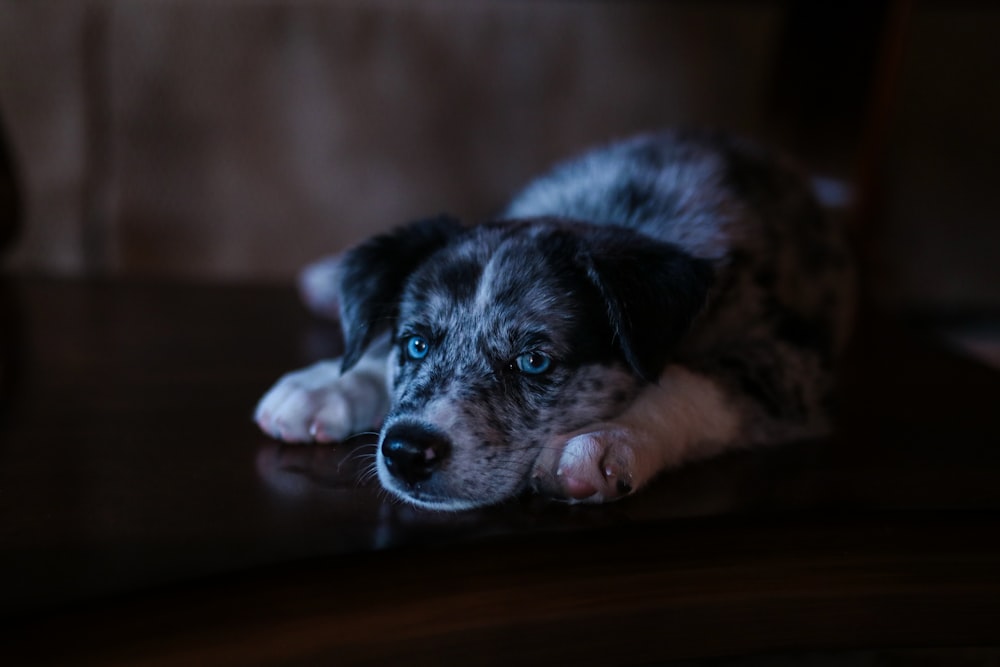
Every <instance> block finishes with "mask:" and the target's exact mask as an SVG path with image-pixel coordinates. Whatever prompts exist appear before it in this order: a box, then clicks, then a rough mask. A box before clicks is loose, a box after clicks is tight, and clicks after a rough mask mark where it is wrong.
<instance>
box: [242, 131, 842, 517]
mask: <svg viewBox="0 0 1000 667" xmlns="http://www.w3.org/2000/svg"><path fill="white" fill-rule="evenodd" d="M327 268H329V267H327ZM335 273H336V274H337V278H336V280H335V281H334V282H335V283H336V284H337V285H339V287H338V289H337V290H336V292H337V295H338V297H339V312H340V318H341V322H342V326H343V330H344V337H345V345H346V351H345V355H344V357H343V358H342V359H341V360H339V361H336V362H323V363H321V364H317V365H316V366H312V367H310V368H307V369H305V370H303V371H299V372H297V373H292V374H290V375H287V376H285V377H284V378H282V379H281V380H280V381H279V382H278V383H277V384H276V385H275V387H274V388H272V389H271V391H270V392H269V393H268V394H267V395H266V396H265V397H264V398H263V399H262V400H261V402H260V404H259V405H258V407H257V413H256V419H257V422H258V423H259V424H260V426H261V427H262V428H263V429H264V430H265V431H267V432H269V433H271V434H273V435H275V437H278V438H280V439H284V440H289V441H310V440H318V441H328V440H339V439H342V438H344V437H346V436H347V435H349V434H351V433H354V432H358V431H363V430H371V429H373V428H377V427H378V426H379V424H381V434H380V437H379V445H378V450H377V455H376V466H377V470H378V476H379V479H380V480H381V482H382V484H383V485H384V486H385V487H386V488H387V489H389V490H390V491H391V492H393V493H394V494H396V495H398V496H400V497H402V498H404V499H406V500H408V501H410V502H413V503H415V504H418V505H422V506H426V507H432V508H436V509H462V508H466V507H472V506H477V505H484V504H490V503H495V502H498V501H501V500H503V499H505V498H508V497H511V496H513V495H515V494H518V493H520V492H521V491H523V490H526V489H529V488H532V489H534V490H536V491H539V492H542V493H545V494H547V495H551V496H555V497H561V498H568V499H572V500H577V501H589V502H600V501H605V500H610V499H614V498H617V497H620V496H622V495H626V494H628V493H631V492H633V491H635V490H636V489H638V488H639V487H641V486H642V485H643V484H645V483H646V482H647V481H648V480H649V479H650V478H652V477H653V476H654V475H655V474H656V473H657V472H659V471H660V470H662V469H664V468H666V467H668V466H672V465H676V464H678V463H680V462H683V461H685V460H690V459H694V458H700V457H704V456H708V455H711V454H713V453H716V452H719V451H721V450H723V449H726V448H731V447H737V446H745V445H751V444H763V443H773V442H782V441H788V440H794V439H799V438H808V437H814V436H817V435H821V434H823V433H824V432H825V431H826V429H827V419H826V413H827V410H826V409H825V408H826V403H827V401H828V399H829V395H830V390H831V383H832V379H831V378H832V368H833V363H834V360H835V358H836V356H837V353H838V351H839V350H840V349H841V347H842V345H843V343H844V340H845V337H846V335H847V329H848V320H849V318H850V311H851V295H850V293H851V279H850V276H851V273H850V263H849V261H848V255H847V252H846V250H845V247H844V244H843V242H842V240H841V237H840V234H839V233H838V230H837V229H836V228H835V226H834V225H832V224H831V223H830V222H829V221H828V219H827V217H826V216H825V215H824V214H823V212H822V210H821V208H820V206H819V204H818V203H817V202H816V200H815V199H814V198H813V196H812V194H811V190H810V188H809V187H808V185H807V184H806V183H805V182H804V181H803V180H802V179H801V178H800V177H799V176H798V175H797V174H796V173H795V172H794V170H792V169H790V168H789V167H787V166H785V165H784V164H782V163H780V162H779V161H776V160H774V159H773V158H771V157H770V156H768V155H767V154H765V153H764V152H763V151H760V150H759V149H757V148H755V147H752V146H749V145H746V144H743V143H741V142H738V141H735V140H732V139H728V138H726V137H722V136H716V135H700V134H688V135H681V134H661V135H651V136H644V137H639V138H637V139H633V140H630V141H626V142H622V143H618V144H614V145H612V146H610V147H607V148H604V149H601V150H597V151H594V152H592V153H588V154H586V155H584V156H583V157H581V158H578V159H576V160H573V161H570V162H567V163H565V164H564V165H562V166H559V167H557V168H556V169H555V170H554V171H552V172H551V173H550V174H548V175H546V176H544V177H542V178H540V179H539V180H537V181H535V182H534V183H532V184H531V185H529V186H528V188H526V189H525V190H524V191H523V192H522V193H521V194H520V195H518V196H517V197H515V198H514V200H513V201H512V202H511V203H510V205H509V206H508V207H507V209H506V211H505V212H504V214H503V215H502V216H501V218H500V220H498V221H495V222H491V223H487V224H484V225H480V226H477V227H472V228H465V227H462V226H461V225H459V224H458V223H456V222H455V221H453V220H450V219H448V218H438V219H433V220H425V221H421V222H417V223H413V224H411V225H409V226H406V227H402V228H400V229H399V230H397V231H395V232H393V233H390V234H387V235H383V236H380V237H376V238H374V239H372V240H371V241H369V242H367V243H365V244H363V245H361V246H359V247H358V248H356V249H354V250H352V251H350V252H349V253H348V254H347V255H346V256H344V258H343V259H342V260H341V261H340V262H339V264H338V265H337V266H336V269H335Z"/></svg>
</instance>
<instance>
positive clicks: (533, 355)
mask: <svg viewBox="0 0 1000 667" xmlns="http://www.w3.org/2000/svg"><path fill="white" fill-rule="evenodd" d="M551 365H552V359H550V358H549V357H547V356H546V355H544V354H542V353H541V352H528V353H527V354H522V355H521V356H520V357H518V358H517V369H518V370H519V371H521V372H522V373H527V374H528V375H539V374H541V373H544V372H545V371H547V370H549V367H550V366H551Z"/></svg>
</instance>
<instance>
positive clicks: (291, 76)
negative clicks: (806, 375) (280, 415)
mask: <svg viewBox="0 0 1000 667" xmlns="http://www.w3.org/2000/svg"><path fill="white" fill-rule="evenodd" d="M998 36H1000V7H998V6H995V5H993V4H981V3H946V2H926V3H924V2H916V3H909V2H894V3H879V2H853V3H852V2H847V3H813V2H800V3H793V2H776V1H775V2H765V1H759V2H748V3H742V2H722V1H712V2H700V3H695V2H680V1H677V2H597V1H584V0H579V1H568V0H539V1H534V2H532V1H528V0H419V1H418V0H337V1H328V2H303V1H292V0H259V1H254V2H250V1H238V0H201V1H196V0H160V1H157V2H134V1H128V0H103V1H102V0H91V1H86V2H83V1H81V2H77V1H74V0H64V1H55V0H31V1H27V0H21V1H7V2H4V3H3V4H2V5H0V118H2V122H3V126H4V130H5V132H6V135H7V143H8V149H9V152H10V154H11V155H12V156H13V158H14V164H15V165H16V168H17V182H18V184H19V190H20V194H21V200H22V207H23V216H22V217H21V221H20V227H21V229H20V232H19V235H18V238H17V239H16V241H15V242H14V243H13V244H12V245H11V246H10V247H9V249H8V250H7V252H6V253H5V255H4V257H3V260H4V265H5V267H6V268H8V269H13V270H16V271H20V272H43V273H56V274H64V275H106V274H111V275H126V276H154V277H171V278H172V277H182V278H195V279H212V280H217V279H225V280H242V281H247V280H254V281H258V280H266V281H275V280H281V281H285V280H290V279H291V277H292V276H293V275H294V272H295V271H296V270H297V269H298V268H299V267H301V266H302V265H303V264H304V263H306V262H308V261H311V260H313V259H315V258H316V257H317V256H319V255H321V254H324V253H327V252H331V251H335V250H338V249H341V248H343V247H344V246H346V245H349V244H352V243H355V242H357V241H358V240H359V239H361V238H363V237H365V236H367V235H369V234H371V233H373V232H376V231H378V230H382V229H385V228H388V227H391V226H393V225H395V224H398V223H400V222H403V221H405V220H407V219H410V218H413V217H417V216H421V215H425V214H432V213H437V212H440V211H444V210H447V211H450V212H453V213H455V214H459V215H461V216H463V217H465V218H467V219H471V220H475V219H480V218H483V217H485V216H488V215H489V214H490V213H491V212H492V211H494V210H495V209H496V208H497V207H498V206H499V205H500V204H501V203H502V202H503V200H504V198H505V196H506V195H507V194H509V193H510V192H511V191H512V190H513V189H515V188H517V187H519V186H520V185H521V184H523V183H524V182H525V181H526V180H527V179H529V178H530V177H531V176H532V175H534V174H535V173H537V172H538V171H539V170H541V169H544V168H545V167H546V166H547V165H549V164H551V162H552V161H554V160H556V159H559V158H561V157H564V156H566V155H567V154H568V153H572V152H574V151H577V150H580V149H582V148H584V147H586V146H589V145H592V144H594V143H598V142H602V141H605V140H608V139H611V138H614V137H620V136H624V135H628V134H630V133H633V132H637V131H641V130H646V129H655V128H658V127H663V126H672V125H677V124H688V125H691V124H695V125H710V126H716V127H723V128H730V129H733V130H736V131H739V132H742V133H744V134H747V135H749V136H752V137H756V138H759V139H762V140H765V141H769V142H772V143H775V144H778V145H779V146H782V147H784V148H785V149H787V150H791V151H793V152H795V153H796V154H797V155H798V156H799V157H800V158H801V161H802V162H803V163H804V164H805V165H806V166H807V168H809V169H810V170H811V171H812V173H814V174H815V175H817V176H822V177H830V178H834V179H839V180H841V181H842V182H844V183H846V184H848V185H850V186H852V191H853V192H855V193H856V194H857V195H858V196H857V197H855V200H854V201H855V204H858V206H855V207H853V208H852V209H851V210H852V211H853V212H854V213H855V214H856V215H855V218H856V219H857V224H858V225H859V226H860V230H861V232H860V236H861V237H863V238H864V239H865V241H866V243H868V244H869V246H870V247H875V248H877V251H876V252H875V257H876V262H875V271H874V273H873V274H872V276H871V279H872V280H873V281H875V282H874V283H873V284H871V285H870V286H869V289H876V290H877V291H878V293H879V295H880V296H881V297H882V298H883V299H885V300H887V301H889V302H890V303H893V304H898V305H903V306H907V307H916V308H941V307H945V308H949V309H956V308H957V309H962V308H976V309H981V308H988V309H995V308H997V307H1000V261H998V260H1000V252H998V251H1000V214H998V213H997V206H996V204H995V201H994V200H995V195H994V191H995V189H996V187H997V185H996V184H997V183H998V182H1000V159H998V158H997V155H998V153H1000V130H998V129H997V124H998V119H1000V40H998V39H997V37H998ZM873 244H874V245H873Z"/></svg>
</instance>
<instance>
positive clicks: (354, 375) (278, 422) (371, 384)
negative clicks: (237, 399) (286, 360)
mask: <svg viewBox="0 0 1000 667" xmlns="http://www.w3.org/2000/svg"><path fill="white" fill-rule="evenodd" d="M387 400H388V395H387V391H386V388H385V378H384V374H383V373H381V372H379V370H378V369H373V368H370V367H365V366H363V365H361V364H359V366H357V367H355V368H352V369H351V370H350V371H349V372H347V373H346V374H344V375H341V374H340V361H339V360H338V361H322V362H320V363H318V364H314V365H313V366H309V367H308V368H304V369H302V370H299V371H295V372H292V373H289V374H287V375H285V376H284V377H282V378H281V379H280V380H278V382H276V383H275V385H274V386H273V387H271V389H270V390H269V391H268V392H267V393H266V394H265V395H264V397H263V398H262V399H261V400H260V402H259V403H258V404H257V408H256V410H255V411H254V421H256V422H257V425H258V426H260V428H261V430H263V431H264V432H265V433H267V434H268V435H271V436H272V437H274V438H277V439H278V440H283V441H285V442H334V441H339V440H344V439H345V438H346V437H348V436H349V435H352V434H354V433H357V432H359V431H362V430H370V429H372V428H373V427H374V426H375V425H377V423H378V422H379V421H381V419H382V416H383V414H384V412H385V409H386V403H387Z"/></svg>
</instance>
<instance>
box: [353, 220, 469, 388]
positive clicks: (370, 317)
mask: <svg viewBox="0 0 1000 667" xmlns="http://www.w3.org/2000/svg"><path fill="white" fill-rule="evenodd" d="M463 230H464V227H462V224H461V223H460V222H459V221H458V220H455V219H454V218H451V217H448V216H439V217H437V218H429V219H426V220H418V221H416V222H412V223H410V224H408V225H404V226H402V227H399V228H397V229H396V230H394V231H391V232H389V233H387V234H382V235H379V236H376V237H374V238H372V239H369V240H368V241H366V242H364V243H362V244H361V245H359V246H357V247H356V248H354V249H353V250H350V251H348V253H347V254H346V255H345V256H344V260H343V265H342V267H343V268H342V270H341V273H340V287H339V291H340V325H341V327H342V329H343V332H344V357H343V360H342V362H341V369H342V371H346V370H347V369H349V368H351V367H352V366H354V365H355V364H356V363H358V360H359V359H360V358H361V356H362V354H364V351H365V349H366V348H367V347H368V346H369V345H370V344H371V342H372V340H374V339H375V337H376V336H377V335H378V334H380V333H382V332H383V331H386V330H387V329H389V328H390V327H391V326H392V324H393V322H394V320H395V319H396V314H397V311H398V309H399V297H400V293H401V292H402V289H403V284H404V283H405V282H406V279H407V277H408V276H409V275H410V274H411V273H413V271H414V270H415V269H416V268H417V267H418V266H420V264H421V263H423V261H424V260H425V259H427V258H428V257H429V256H430V255H431V254H433V253H434V252H435V251H436V250H438V249H440V248H443V247H444V246H446V245H448V243H449V242H450V241H451V240H452V239H453V238H454V237H455V236H457V235H458V234H459V233H461V232H462V231H463Z"/></svg>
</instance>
